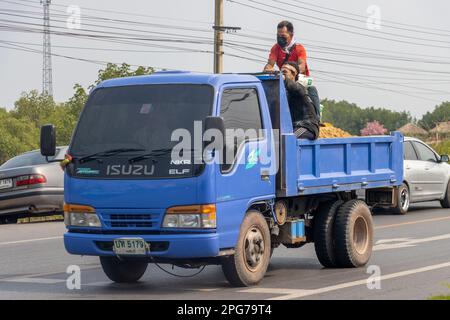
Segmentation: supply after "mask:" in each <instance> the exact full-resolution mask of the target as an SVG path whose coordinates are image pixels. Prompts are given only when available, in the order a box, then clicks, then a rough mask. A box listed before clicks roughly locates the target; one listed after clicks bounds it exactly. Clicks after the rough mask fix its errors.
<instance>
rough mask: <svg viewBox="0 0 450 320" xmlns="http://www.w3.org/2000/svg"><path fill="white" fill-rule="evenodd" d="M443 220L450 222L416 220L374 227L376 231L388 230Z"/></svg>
mask: <svg viewBox="0 0 450 320" xmlns="http://www.w3.org/2000/svg"><path fill="white" fill-rule="evenodd" d="M441 220H450V217H439V218H431V219H423V220H415V221H409V222H401V223H395V224H386V225H381V226H377V227H374V229H375V230H378V229H387V228H394V227H401V226H408V225H411V224H418V223H424V222H434V221H441Z"/></svg>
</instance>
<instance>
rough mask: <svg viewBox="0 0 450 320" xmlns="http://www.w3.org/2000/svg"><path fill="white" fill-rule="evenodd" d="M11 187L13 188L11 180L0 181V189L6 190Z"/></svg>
mask: <svg viewBox="0 0 450 320" xmlns="http://www.w3.org/2000/svg"><path fill="white" fill-rule="evenodd" d="M12 186H13V182H12V179H3V180H0V189H8V188H12Z"/></svg>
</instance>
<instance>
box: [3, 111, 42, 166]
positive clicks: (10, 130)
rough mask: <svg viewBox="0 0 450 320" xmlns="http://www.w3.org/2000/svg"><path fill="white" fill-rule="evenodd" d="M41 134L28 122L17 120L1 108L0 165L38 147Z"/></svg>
mask: <svg viewBox="0 0 450 320" xmlns="http://www.w3.org/2000/svg"><path fill="white" fill-rule="evenodd" d="M38 137H39V132H38V130H37V129H36V127H35V126H34V125H33V124H32V123H30V122H29V121H27V120H24V119H17V118H16V117H13V116H12V115H11V113H9V112H8V111H6V110H5V109H3V108H0V163H3V162H5V161H6V160H8V159H10V158H12V157H13V156H16V155H18V154H20V153H23V152H25V151H29V150H32V149H36V148H37V147H38V144H39V141H38Z"/></svg>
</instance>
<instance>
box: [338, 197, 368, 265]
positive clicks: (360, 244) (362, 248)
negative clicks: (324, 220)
mask: <svg viewBox="0 0 450 320" xmlns="http://www.w3.org/2000/svg"><path fill="white" fill-rule="evenodd" d="M334 237H335V250H336V251H335V253H336V262H337V266H338V267H341V268H342V267H345V268H349V267H350V268H354V267H361V266H363V265H365V264H366V263H367V262H368V261H369V259H370V256H371V255H372V246H373V221H372V214H371V212H370V209H369V207H368V206H367V204H366V203H365V202H363V201H360V200H350V201H347V202H345V203H344V204H343V205H342V206H341V207H340V208H339V210H338V213H337V215H336V217H335V223H334Z"/></svg>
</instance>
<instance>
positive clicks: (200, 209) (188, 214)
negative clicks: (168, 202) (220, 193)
mask: <svg viewBox="0 0 450 320" xmlns="http://www.w3.org/2000/svg"><path fill="white" fill-rule="evenodd" d="M216 226H217V223H216V206H215V205H214V204H206V205H194V206H178V207H172V208H169V209H167V212H166V215H165V217H164V221H163V228H186V229H191V228H195V229H200V228H204V229H213V228H216Z"/></svg>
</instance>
